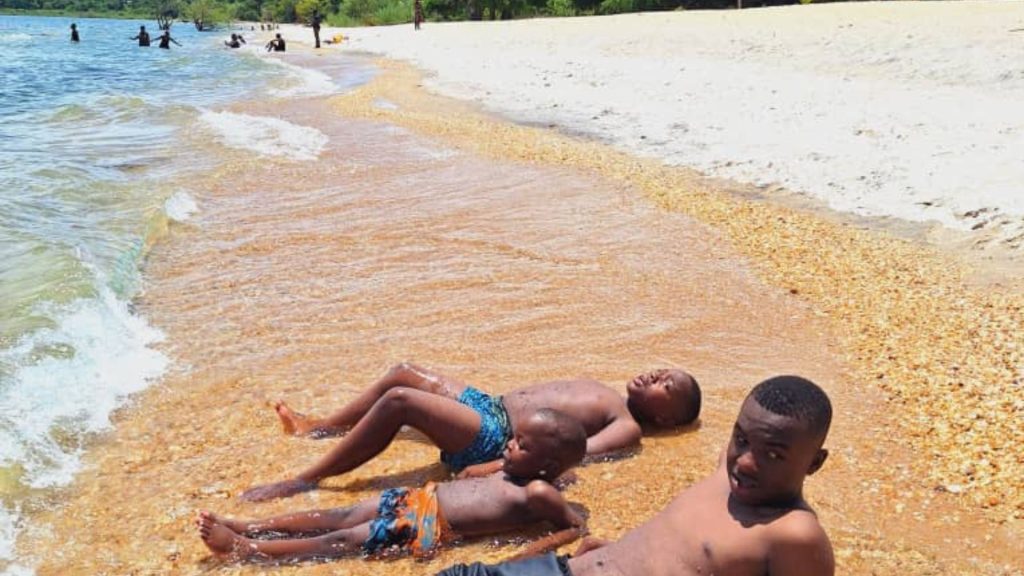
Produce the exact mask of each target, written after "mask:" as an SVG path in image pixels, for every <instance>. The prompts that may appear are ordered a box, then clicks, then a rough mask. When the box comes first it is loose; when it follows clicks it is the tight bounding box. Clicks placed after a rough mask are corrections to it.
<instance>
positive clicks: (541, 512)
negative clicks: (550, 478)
mask: <svg viewBox="0 0 1024 576" xmlns="http://www.w3.org/2000/svg"><path fill="white" fill-rule="evenodd" d="M526 503H527V506H528V507H529V509H530V512H532V513H533V514H534V516H536V517H537V518H538V519H540V520H546V521H548V522H550V523H552V524H553V525H554V526H555V528H558V529H559V530H557V531H556V532H553V533H551V534H548V535H547V536H545V537H543V538H539V539H537V540H535V541H533V542H531V543H530V545H529V546H527V547H526V548H525V549H524V550H523V551H522V552H520V553H519V554H516V555H515V556H514V557H513V558H512V559H513V560H519V559H522V558H529V557H530V556H536V555H538V554H543V553H545V552H550V551H551V550H554V549H556V548H558V547H559V546H564V545H566V544H568V543H570V542H573V541H575V540H576V539H578V538H579V537H580V536H583V535H584V534H585V533H586V529H587V521H586V518H584V517H583V516H582V515H580V514H578V513H577V512H576V511H575V510H573V509H572V507H571V506H569V503H568V502H566V501H565V498H563V497H562V494H561V493H560V492H559V491H558V490H557V489H556V488H555V487H554V486H552V485H551V484H548V483H547V482H544V481H543V480H534V481H533V482H530V483H529V484H527V485H526Z"/></svg>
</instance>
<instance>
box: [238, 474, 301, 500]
mask: <svg viewBox="0 0 1024 576" xmlns="http://www.w3.org/2000/svg"><path fill="white" fill-rule="evenodd" d="M315 488H316V482H307V481H305V480H301V479H299V478H293V479H291V480H285V481H284V482H275V483H273V484H264V485H262V486H257V487H255V488H250V489H248V490H246V491H245V492H242V496H241V498H242V500H247V501H249V502H262V501H264V500H273V499H274V498H284V497H286V496H292V495H294V494H298V493H300V492H307V491H309V490H314V489H315Z"/></svg>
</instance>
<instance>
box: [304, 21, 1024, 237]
mask: <svg viewBox="0 0 1024 576" xmlns="http://www.w3.org/2000/svg"><path fill="white" fill-rule="evenodd" d="M284 31H285V36H286V37H287V38H289V39H291V40H292V41H293V42H295V41H299V42H304V41H306V40H307V39H310V40H311V38H307V37H311V33H310V31H309V30H308V29H305V30H302V29H297V28H293V29H288V28H285V30H284ZM343 32H344V33H345V34H347V35H348V36H349V37H350V39H349V40H348V41H347V42H346V43H345V44H344V45H343V49H344V50H363V51H369V52H373V53H378V54H382V55H385V56H387V57H390V58H397V59H403V60H408V61H411V62H413V63H414V64H415V65H417V66H418V67H420V68H422V69H424V70H427V71H428V72H432V73H434V77H433V79H432V83H431V87H432V88H435V89H437V90H439V91H440V92H442V93H444V94H447V95H452V96H456V97H460V98H465V99H472V100H478V101H480V102H481V103H482V104H483V105H484V106H486V107H487V108H489V109H491V110H492V111H496V112H500V113H502V114H505V115H508V116H511V117H513V118H515V119H517V120H523V121H530V122H541V123H545V124H549V123H550V124H557V125H559V126H561V127H563V128H565V129H567V130H570V131H573V132H582V133H585V134H590V135H594V136H597V137H600V138H601V139H603V140H606V141H608V142H611V143H612V144H614V145H616V146H617V147H619V148H621V149H624V150H627V151H630V152H634V153H638V154H641V155H647V156H654V157H658V158H662V159H664V160H665V161H666V162H668V163H670V164H675V165H684V166H690V167H694V168H697V169H699V170H701V171H703V172H705V173H708V174H711V175H714V176H724V177H729V178H733V179H737V180H740V181H744V182H752V183H756V184H759V185H763V186H764V187H765V188H766V189H767V190H769V191H771V190H772V189H774V187H775V186H776V185H778V186H782V187H785V188H786V189H788V190H791V191H796V192H800V193H804V194H807V195H811V196H813V197H816V198H819V199H822V200H824V201H825V202H826V203H827V204H828V205H829V206H830V207H832V208H835V209H838V210H842V211H849V212H854V213H857V214H863V215H871V216H896V217H900V218H903V219H907V220H911V221H937V222H940V223H941V224H943V225H944V226H946V227H949V228H953V229H959V230H975V232H973V233H972V235H971V236H972V239H974V240H975V241H977V242H978V243H981V244H1003V245H1006V246H1010V247H1020V246H1021V245H1022V244H1024V105H1021V103H1022V102H1024V57H1022V54H1024V3H1021V2H955V3H954V2H901V3H897V2H886V3H881V2H878V3H857V4H830V5H819V6H790V7H783V8H774V9H758V10H744V11H740V12H737V11H699V12H697V11H695V12H673V13H646V14H628V15H621V16H611V17H593V18H570V19H536V20H523V21H515V22H497V23H495V22H477V23H448V24H434V23H429V24H427V25H425V26H424V27H423V29H422V30H421V31H420V32H419V33H414V32H413V30H412V26H411V25H405V26H396V27H384V28H372V29H349V30H344V31H343ZM334 33H335V31H332V30H325V31H324V34H325V37H329V36H330V35H331V34H334Z"/></svg>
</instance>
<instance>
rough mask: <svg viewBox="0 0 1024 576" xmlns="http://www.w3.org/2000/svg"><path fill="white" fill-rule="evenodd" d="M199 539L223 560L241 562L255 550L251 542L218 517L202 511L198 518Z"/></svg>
mask: <svg viewBox="0 0 1024 576" xmlns="http://www.w3.org/2000/svg"><path fill="white" fill-rule="evenodd" d="M196 527H198V528H199V537H200V538H202V539H203V543H204V544H206V547H207V548H209V549H210V551H211V552H213V553H214V554H215V555H217V556H220V557H223V558H231V559H236V560H241V559H244V558H247V557H249V556H251V555H252V554H253V553H254V552H255V549H254V548H253V547H252V546H250V545H249V540H248V539H247V538H243V537H241V536H239V535H238V534H236V533H235V532H234V531H233V530H231V528H228V527H227V526H225V525H224V524H221V523H220V522H219V521H218V518H217V516H216V515H214V514H212V513H210V512H207V511H205V510H204V511H202V512H200V513H199V516H198V517H197V518H196Z"/></svg>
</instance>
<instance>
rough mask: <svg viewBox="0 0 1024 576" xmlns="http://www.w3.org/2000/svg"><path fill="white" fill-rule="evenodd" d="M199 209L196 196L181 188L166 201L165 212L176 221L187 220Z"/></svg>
mask: <svg viewBox="0 0 1024 576" xmlns="http://www.w3.org/2000/svg"><path fill="white" fill-rule="evenodd" d="M198 211H199V207H198V206H197V205H196V201H195V199H194V198H192V197H191V196H189V194H188V192H183V191H181V190H179V191H177V192H175V193H174V194H172V195H171V197H170V198H168V199H167V201H166V202H164V212H165V213H166V214H167V217H168V218H170V219H171V220H174V221H175V222H186V221H188V220H189V219H190V218H191V217H192V215H193V214H195V213H196V212H198Z"/></svg>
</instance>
